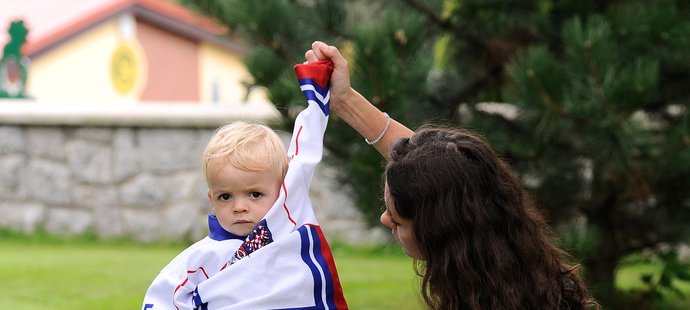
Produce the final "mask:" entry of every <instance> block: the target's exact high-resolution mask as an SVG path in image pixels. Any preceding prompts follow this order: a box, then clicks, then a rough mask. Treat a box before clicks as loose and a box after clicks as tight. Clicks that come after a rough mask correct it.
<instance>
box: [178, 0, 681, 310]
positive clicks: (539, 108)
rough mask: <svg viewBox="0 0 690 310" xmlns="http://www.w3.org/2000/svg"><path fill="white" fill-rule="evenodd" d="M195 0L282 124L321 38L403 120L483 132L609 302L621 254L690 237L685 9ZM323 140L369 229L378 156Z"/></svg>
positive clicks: (348, 141)
mask: <svg viewBox="0 0 690 310" xmlns="http://www.w3.org/2000/svg"><path fill="white" fill-rule="evenodd" d="M187 2H189V4H190V5H193V6H194V7H196V8H197V9H199V10H201V11H203V12H206V13H207V14H210V15H211V16H214V17H215V18H217V19H218V20H220V21H221V22H223V23H225V24H227V25H228V26H229V27H230V28H231V29H232V30H233V32H234V33H235V34H238V35H241V36H242V38H244V40H246V42H247V43H248V44H249V45H250V46H253V47H254V50H253V52H252V53H251V54H250V55H249V56H248V58H247V65H248V67H249V69H250V71H251V73H252V74H253V75H254V77H255V79H256V80H255V83H256V84H258V85H262V86H265V87H267V88H268V90H269V92H270V96H271V100H272V101H273V102H274V103H275V104H276V105H277V106H278V108H279V110H280V111H281V113H283V115H284V116H285V118H286V120H287V122H286V124H287V126H290V125H291V122H290V120H291V118H292V117H293V116H294V115H296V113H295V109H298V107H299V106H301V105H302V101H301V97H300V96H301V94H300V93H299V91H298V90H297V89H296V88H295V86H294V76H293V73H292V69H291V68H292V65H294V64H296V63H299V62H302V61H303V54H302V53H303V52H304V51H306V50H307V49H308V48H309V46H310V43H311V42H312V41H313V40H316V39H318V40H323V41H326V42H328V43H330V44H335V45H338V46H339V47H340V48H341V50H342V51H344V53H345V54H346V56H347V57H348V58H349V61H350V65H351V70H352V83H353V86H354V87H355V88H356V89H358V90H359V91H360V92H361V93H362V94H363V95H364V96H366V97H367V98H369V99H370V100H371V101H372V102H373V103H374V104H376V105H377V106H378V107H379V108H380V109H382V110H384V111H387V112H388V113H389V114H391V115H392V116H393V117H395V118H396V119H398V120H400V121H402V122H403V123H405V124H407V125H409V126H410V127H412V128H415V127H416V126H418V125H420V124H422V123H425V122H434V123H450V124H453V125H455V126H458V127H464V128H469V129H472V130H475V131H477V132H479V133H481V134H483V135H484V136H485V137H487V139H488V140H489V141H490V143H491V144H492V145H493V146H494V147H495V148H496V149H497V150H498V151H499V152H500V153H501V154H503V155H504V157H505V158H506V159H507V160H508V161H509V162H510V163H511V164H512V165H513V167H514V168H515V171H516V173H517V174H518V175H519V176H520V177H521V179H522V180H523V181H524V184H525V186H526V187H527V188H528V189H529V190H530V191H531V192H532V193H533V194H534V196H535V198H536V200H537V201H538V204H539V206H540V207H542V208H543V210H544V212H545V213H546V214H547V216H548V217H549V218H550V219H551V221H552V224H553V225H554V226H557V227H570V228H574V229H571V230H569V232H566V231H563V233H562V236H563V239H564V240H571V241H573V243H572V244H573V246H577V248H574V249H573V250H575V252H576V253H575V254H577V257H578V259H580V260H581V261H582V262H583V264H584V265H585V271H586V274H587V279H588V282H589V283H590V284H591V285H594V286H595V287H597V288H599V289H602V290H600V291H596V292H599V294H600V295H598V297H599V298H600V299H602V300H604V301H605V302H608V299H607V298H608V296H611V294H608V293H607V292H608V291H607V290H605V289H606V288H608V290H610V289H613V283H614V282H613V280H614V272H615V270H616V266H617V265H618V264H619V263H620V262H621V260H622V259H623V258H625V257H627V256H629V255H630V254H633V253H640V252H641V251H642V250H650V249H651V250H652V252H654V251H655V250H658V249H659V247H658V246H659V245H661V244H670V245H675V244H678V243H680V242H682V241H687V240H688V237H690V229H688V227H690V225H689V224H690V188H689V185H690V120H689V116H688V115H689V113H690V111H689V109H690V87H688V85H690V56H688V53H687V51H688V50H690V2H688V1H685V0H658V1H643V0H628V1H595V0H584V1H582V0H531V1H487V0H435V1H432V0H428V1H418V0H400V1H327V0H315V1H288V0H275V1H232V0H227V1H226V0H188V1H187ZM328 130H329V133H328V134H327V135H326V139H327V141H326V146H327V148H328V150H329V151H330V153H329V154H330V155H328V158H327V160H328V161H331V162H334V163H336V165H337V167H340V168H342V169H341V176H342V178H343V181H345V183H347V184H348V185H351V186H353V189H354V198H355V199H356V202H357V205H358V206H359V207H360V208H361V209H362V210H363V211H364V212H365V213H366V214H368V216H369V219H370V220H371V222H372V223H374V222H375V221H376V220H377V218H378V210H377V209H376V208H375V206H377V205H380V200H379V199H380V193H381V190H380V176H381V172H382V162H381V158H380V156H379V155H378V154H377V153H375V151H374V150H373V149H372V148H370V147H367V146H366V145H365V144H364V143H362V141H361V137H359V136H358V135H357V134H356V133H355V132H354V131H353V130H352V129H350V128H348V127H347V126H346V125H344V124H343V123H342V122H339V121H338V120H337V119H334V120H333V121H332V122H331V124H329V129H328ZM573 223H575V224H573ZM583 232H584V233H583ZM583 236H584V237H583ZM583 240H584V241H587V242H583ZM578 242H579V243H578ZM657 252H658V251H657ZM663 257H675V256H673V255H671V256H663ZM672 263H675V261H673V262H669V266H670V265H672ZM674 266H675V265H674ZM681 269H682V268H681ZM675 276H676V277H677V278H680V279H682V278H690V275H687V268H685V274H683V272H682V271H678V272H677V273H676V274H675ZM667 287H670V288H672V285H670V284H669V285H667ZM605 305H606V303H605ZM611 305H613V304H611Z"/></svg>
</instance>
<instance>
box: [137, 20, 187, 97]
mask: <svg viewBox="0 0 690 310" xmlns="http://www.w3.org/2000/svg"><path fill="white" fill-rule="evenodd" d="M137 39H138V41H139V42H140V43H141V46H142V48H143V51H144V53H145V54H146V59H147V60H148V67H147V71H148V76H147V81H148V82H147V83H146V86H145V87H144V90H143V92H142V93H141V98H140V99H141V100H142V101H168V102H175V101H199V44H198V43H197V42H194V41H191V40H188V39H186V38H182V37H179V36H177V35H174V34H172V33H170V32H167V31H165V30H162V29H159V28H156V27H154V26H152V25H149V24H147V23H144V22H137Z"/></svg>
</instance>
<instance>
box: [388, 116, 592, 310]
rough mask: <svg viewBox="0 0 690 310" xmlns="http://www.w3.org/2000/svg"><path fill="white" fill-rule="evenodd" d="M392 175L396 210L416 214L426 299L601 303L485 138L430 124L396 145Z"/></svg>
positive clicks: (487, 305)
mask: <svg viewBox="0 0 690 310" xmlns="http://www.w3.org/2000/svg"><path fill="white" fill-rule="evenodd" d="M385 181H386V182H387V184H388V189H389V192H390V195H391V197H392V199H393V202H394V206H395V210H396V211H397V212H398V214H399V215H400V216H401V217H403V218H406V219H411V220H412V221H413V231H414V237H415V240H416V241H417V243H418V246H419V249H420V250H421V252H422V255H423V260H417V261H416V265H415V269H416V271H417V274H419V276H420V277H422V280H421V297H422V299H423V302H424V303H425V304H426V305H427V307H428V308H430V309H443V310H447V309H587V308H590V307H595V308H596V303H594V302H593V301H592V300H591V299H589V295H588V292H587V288H586V285H585V284H584V282H583V280H582V279H581V277H580V275H579V269H578V266H577V265H573V264H571V263H570V262H571V261H572V259H571V257H570V256H569V255H568V254H567V253H566V252H564V251H562V250H561V249H559V248H558V247H557V246H556V245H555V236H554V234H553V232H552V231H551V229H550V228H549V226H548V225H547V223H546V221H545V220H544V217H543V216H542V215H541V213H540V212H539V211H538V210H537V209H536V207H535V206H534V203H533V202H532V200H531V199H530V197H529V196H528V195H527V193H526V192H525V191H524V190H523V187H522V186H521V184H520V182H519V180H518V179H517V178H516V177H515V176H514V175H513V173H512V170H511V169H510V167H509V166H508V165H507V164H506V163H505V162H504V161H503V160H501V159H500V158H499V157H498V156H497V155H496V153H495V152H494V151H493V150H492V148H491V147H490V146H489V145H488V144H487V143H486V142H484V140H483V139H481V138H480V137H478V136H476V135H473V134H471V133H468V132H465V131H462V130H459V129H453V128H440V127H423V128H421V129H420V130H418V131H417V132H416V133H415V134H414V135H413V136H412V137H410V138H405V139H402V140H401V141H399V142H398V143H396V144H395V145H394V146H393V148H392V150H391V158H390V160H389V162H388V165H387V167H386V173H385Z"/></svg>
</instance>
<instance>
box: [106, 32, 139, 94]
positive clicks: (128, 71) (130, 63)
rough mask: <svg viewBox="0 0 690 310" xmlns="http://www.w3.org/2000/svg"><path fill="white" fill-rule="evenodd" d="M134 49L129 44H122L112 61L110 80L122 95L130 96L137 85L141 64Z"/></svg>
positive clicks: (116, 50) (114, 53)
mask: <svg viewBox="0 0 690 310" xmlns="http://www.w3.org/2000/svg"><path fill="white" fill-rule="evenodd" d="M138 62H139V60H138V58H137V54H136V53H135V51H134V47H133V46H132V45H131V44H129V43H126V42H124V43H120V44H119V45H118V46H117V48H116V49H115V52H113V56H112V58H111V60H110V78H111V80H112V81H113V85H115V89H117V91H118V92H119V93H121V94H123V95H124V94H128V93H129V92H130V91H132V89H134V86H135V85H136V83H137V78H138V74H139V72H137V70H138V68H139V66H140V64H138Z"/></svg>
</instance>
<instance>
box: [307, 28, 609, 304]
mask: <svg viewBox="0 0 690 310" xmlns="http://www.w3.org/2000/svg"><path fill="white" fill-rule="evenodd" d="M305 58H306V59H307V61H308V62H314V61H318V60H331V61H332V62H333V63H334V65H335V70H334V72H333V75H332V76H331V111H333V112H334V113H335V114H337V115H338V116H339V117H340V118H341V119H343V120H344V121H345V122H346V123H347V124H349V125H350V126H351V127H352V128H354V129H355V130H357V132H359V133H360V134H361V135H362V136H363V137H364V138H365V141H366V142H367V143H368V144H370V145H373V146H374V147H375V148H376V149H377V150H378V151H379V152H380V153H381V154H382V155H383V156H384V157H385V158H386V160H387V161H388V164H387V166H386V169H385V176H384V177H385V178H384V201H385V204H386V211H384V212H383V214H382V215H381V222H382V223H383V224H384V225H386V226H387V227H389V228H391V230H392V232H393V236H394V238H395V239H396V240H397V241H398V242H399V243H400V245H401V247H402V248H403V251H404V252H405V254H407V255H408V256H410V257H412V258H414V259H415V262H416V270H417V273H418V274H419V275H420V276H421V277H422V286H421V296H422V300H423V302H424V304H425V305H426V306H427V307H428V308H430V309H586V308H589V307H597V305H596V303H594V302H593V301H591V300H590V299H589V298H588V293H587V288H586V286H585V284H584V282H583V281H582V279H581V278H580V276H579V273H578V268H577V266H576V265H570V264H569V263H568V260H570V256H568V255H567V253H565V252H564V251H562V250H560V249H559V248H558V247H557V246H555V245H554V241H553V240H554V236H553V233H552V232H551V230H550V229H549V227H548V225H547V224H546V222H545V220H544V218H543V217H542V215H541V214H540V213H539V211H538V210H537V209H536V208H535V206H534V204H533V203H532V201H531V200H530V199H529V197H528V195H527V194H526V193H525V191H524V190H523V188H522V187H521V185H520V182H519V180H518V179H517V178H516V177H515V176H514V175H513V174H512V171H511V169H510V167H509V166H508V165H506V164H505V163H504V162H503V161H502V160H501V159H500V158H499V157H498V156H497V155H496V153H495V152H494V151H493V150H492V148H491V147H490V146H489V145H488V144H487V143H486V142H485V141H483V140H482V139H481V138H479V137H478V136H476V135H473V134H470V133H467V132H465V131H462V130H458V129H452V128H434V127H429V126H425V127H422V128H421V129H419V130H417V131H416V132H413V131H412V130H410V129H408V128H407V127H405V126H404V125H402V124H400V123H398V122H396V121H395V120H393V119H391V118H390V117H389V116H388V114H386V113H382V112H381V111H379V110H378V109H377V108H376V107H375V106H373V105H372V104H371V103H370V102H369V101H367V100H366V99H365V98H364V97H363V96H362V95H360V94H359V93H358V92H357V91H355V90H354V89H352V88H351V87H350V81H349V73H348V63H347V61H346V60H345V58H344V57H343V56H342V55H341V54H340V52H339V51H338V49H337V48H335V47H334V46H328V45H326V44H325V43H323V42H318V41H317V42H314V43H313V44H312V49H311V50H309V51H307V52H306V54H305ZM370 139H371V140H370Z"/></svg>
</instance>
